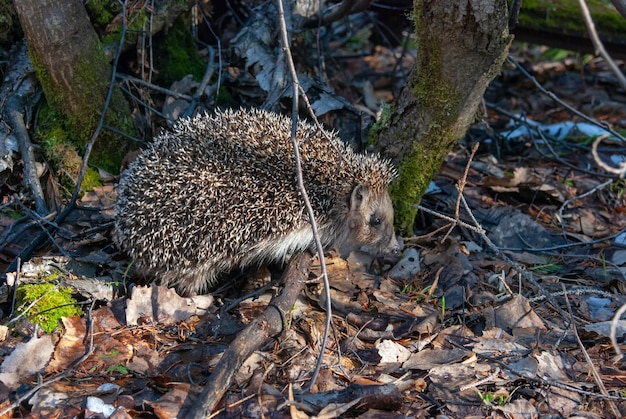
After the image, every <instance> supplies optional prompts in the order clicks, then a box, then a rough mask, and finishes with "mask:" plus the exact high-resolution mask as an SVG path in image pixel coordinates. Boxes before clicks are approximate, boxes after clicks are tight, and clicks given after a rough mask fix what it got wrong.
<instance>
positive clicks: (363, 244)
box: [341, 185, 399, 254]
mask: <svg viewBox="0 0 626 419" xmlns="http://www.w3.org/2000/svg"><path fill="white" fill-rule="evenodd" d="M347 221H348V223H347V226H348V228H349V230H350V232H349V234H348V239H347V240H346V243H345V245H344V246H342V249H341V250H342V254H345V253H346V252H348V253H349V251H351V250H354V249H357V248H364V249H365V250H367V251H368V252H370V253H373V254H384V253H397V252H398V250H399V246H398V240H397V239H396V235H395V233H394V230H393V206H392V205H391V198H390V197H389V193H388V192H387V190H386V189H385V190H383V191H375V190H373V189H371V188H370V187H368V186H364V185H357V186H356V187H355V188H354V189H353V191H352V193H351V194H350V200H349V208H348V220H347Z"/></svg>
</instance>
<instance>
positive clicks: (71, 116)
mask: <svg viewBox="0 0 626 419" xmlns="http://www.w3.org/2000/svg"><path fill="white" fill-rule="evenodd" d="M29 56H30V58H31V61H32V62H33V65H34V67H35V70H36V72H37V75H38V78H39V80H40V82H41V85H42V87H43V90H44V93H45V96H46V101H47V103H48V105H49V107H50V111H49V112H50V115H49V117H50V119H51V120H53V121H54V123H53V124H48V126H47V127H44V128H43V131H47V134H44V135H43V137H44V138H47V139H51V138H56V139H59V140H60V137H59V136H58V135H56V134H58V133H59V132H60V131H63V132H64V135H63V141H65V140H68V143H69V144H71V145H72V146H73V148H74V149H75V150H76V151H77V152H78V153H80V154H82V153H83V152H84V150H85V146H86V145H87V142H88V141H89V140H90V139H91V137H92V135H93V133H94V132H95V130H96V127H97V125H98V123H99V121H100V115H101V112H102V109H103V107H104V101H105V98H106V95H107V92H108V89H109V82H110V73H108V71H107V72H104V71H103V72H102V73H98V72H96V70H95V69H109V67H110V65H109V63H108V62H107V60H106V56H105V54H104V51H103V50H102V48H101V46H100V44H99V43H97V42H95V43H94V45H93V46H92V48H89V54H88V56H84V57H80V58H79V59H78V60H77V62H76V67H75V72H74V75H73V78H72V85H73V86H74V90H75V92H70V93H67V92H63V91H61V90H60V89H61V87H59V86H56V85H55V84H54V83H53V82H52V81H51V78H50V77H49V75H48V73H47V71H46V69H45V67H44V66H43V65H42V63H41V60H39V59H38V56H37V54H35V53H34V52H33V51H30V50H29ZM78 92H80V94H78ZM67 95H71V96H72V98H73V100H74V101H77V103H72V104H70V103H69V100H68V99H67V97H66V96H67ZM105 123H106V124H107V125H109V126H112V127H114V128H116V129H118V130H120V131H122V132H126V133H129V134H130V135H134V134H135V132H136V131H135V128H134V124H133V122H132V120H131V118H130V109H129V107H128V103H127V102H126V99H125V98H124V96H123V95H122V93H121V91H120V90H119V89H115V90H114V93H113V97H112V99H111V103H110V106H109V108H108V110H107V115H106V119H105ZM52 127H54V128H52ZM50 129H53V130H56V131H55V132H54V133H51V132H50ZM133 148H134V144H131V143H130V142H129V141H127V140H126V139H124V138H123V137H121V136H119V135H118V134H114V133H111V132H109V131H102V132H101V133H100V136H99V138H98V140H97V141H96V143H95V146H94V148H93V150H92V154H91V155H90V160H89V163H90V164H92V165H94V166H96V167H100V168H102V169H105V170H107V171H109V172H111V173H117V172H118V171H119V168H120V166H121V162H122V160H123V158H124V156H125V155H126V153H127V152H128V151H130V150H132V149H133ZM64 151H65V150H64ZM64 154H65V153H64ZM90 183H93V182H90Z"/></svg>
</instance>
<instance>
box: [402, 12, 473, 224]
mask: <svg viewBox="0 0 626 419" xmlns="http://www.w3.org/2000/svg"><path fill="white" fill-rule="evenodd" d="M419 3H420V2H415V3H414V4H415V10H414V17H415V28H416V31H417V37H418V40H419V44H420V48H419V50H420V53H419V59H418V63H417V73H416V74H415V73H412V75H411V77H410V78H409V80H408V81H407V83H409V84H410V85H413V86H414V88H413V94H414V96H415V98H416V100H417V106H418V107H419V108H420V109H421V110H422V111H421V112H422V113H423V114H425V115H428V118H429V120H427V121H422V123H424V124H425V126H427V129H426V132H424V133H423V134H422V135H421V139H420V141H419V142H416V141H415V140H414V139H413V138H398V142H400V143H401V144H411V143H413V144H414V145H413V150H412V152H410V153H409V154H408V155H405V156H403V160H402V163H401V164H400V165H399V167H398V174H399V176H398V179H397V180H396V181H395V182H394V183H393V184H392V185H391V187H390V195H391V198H392V201H393V205H394V211H395V219H396V226H397V227H398V228H399V229H400V230H401V232H402V233H409V232H410V231H411V230H412V227H413V222H414V220H415V216H416V214H417V209H416V208H415V205H416V204H418V203H419V202H420V200H421V198H422V196H423V195H424V193H425V192H426V189H427V188H428V184H429V182H430V180H431V178H432V176H433V175H434V174H435V173H437V171H438V170H439V167H440V166H441V164H442V163H443V160H444V159H445V157H446V155H447V154H448V152H449V150H450V147H451V146H452V144H454V142H455V141H456V140H457V135H458V133H457V131H458V128H457V127H456V125H455V124H456V122H457V120H458V118H459V112H460V109H459V106H460V102H461V97H462V95H461V92H459V91H457V90H456V89H455V88H454V87H453V86H452V85H451V84H450V83H448V82H446V81H445V80H444V79H443V77H442V74H443V71H442V66H443V63H442V55H441V45H440V44H439V42H438V41H437V40H436V39H433V37H432V36H431V35H430V34H429V33H427V31H424V30H422V26H421V24H420V19H421V16H422V9H421V7H420V4H419ZM398 131H399V130H396V135H397V136H411V137H413V136H414V133H412V132H398Z"/></svg>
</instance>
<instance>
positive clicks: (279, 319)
mask: <svg viewBox="0 0 626 419" xmlns="http://www.w3.org/2000/svg"><path fill="white" fill-rule="evenodd" d="M311 261H312V255H311V254H310V253H309V252H305V253H303V254H300V255H297V256H294V257H293V258H292V260H291V261H290V262H289V265H288V266H287V269H286V270H285V272H284V273H283V278H282V280H283V283H284V288H283V290H282V291H281V293H280V294H279V295H277V296H275V297H274V298H272V300H271V301H270V303H269V304H268V306H267V307H266V308H265V311H264V312H263V314H261V315H260V316H259V317H257V318H256V319H254V320H253V321H252V322H251V323H250V324H249V325H248V326H247V327H246V328H245V329H244V330H243V331H242V332H241V333H239V335H237V337H236V338H235V340H234V341H233V342H232V343H231V344H230V346H229V347H228V349H227V350H226V352H224V354H223V355H222V358H221V359H220V360H219V362H218V364H217V365H216V366H215V369H214V370H213V372H212V373H211V377H210V381H209V382H208V383H207V384H206V386H205V387H204V390H202V393H201V394H200V395H199V396H198V402H197V403H195V404H194V407H193V408H192V409H191V411H190V412H188V413H187V414H182V413H183V412H181V415H179V416H180V417H188V418H195V419H200V418H205V417H206V416H207V414H209V413H210V412H212V411H213V410H215V407H216V406H217V403H219V401H220V400H221V399H222V397H223V396H224V394H225V393H226V391H227V390H228V388H229V387H230V385H231V383H232V381H233V377H234V376H235V373H236V372H237V371H238V370H239V368H241V366H242V365H243V363H244V361H245V360H246V359H247V358H248V357H249V356H250V355H251V354H252V353H253V352H254V351H256V350H257V349H259V348H260V347H261V346H263V345H264V344H265V343H267V342H268V341H269V340H270V339H271V338H273V337H276V336H278V335H279V334H280V333H282V332H283V331H284V330H286V329H288V328H289V323H290V319H291V316H290V312H291V310H292V308H293V305H294V303H295V301H296V299H297V298H298V295H299V294H300V291H301V290H302V287H303V286H304V282H305V280H306V276H307V275H308V271H309V267H310V266H311Z"/></svg>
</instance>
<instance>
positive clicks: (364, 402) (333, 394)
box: [295, 383, 404, 414]
mask: <svg viewBox="0 0 626 419" xmlns="http://www.w3.org/2000/svg"><path fill="white" fill-rule="evenodd" d="M295 399H296V401H297V402H299V403H300V406H299V408H300V409H302V410H304V411H306V412H307V413H310V414H318V413H319V411H320V410H322V409H323V408H324V407H326V406H328V405H329V404H331V403H338V404H344V403H350V402H353V401H355V400H358V399H360V406H361V407H367V408H368V409H380V410H387V411H394V410H397V409H400V407H401V406H402V402H403V400H404V397H403V396H402V393H401V389H400V388H399V387H398V386H396V385H395V384H393V383H389V384H384V385H360V384H352V385H350V386H348V387H346V388H344V389H342V390H333V391H326V392H323V393H307V394H302V395H299V396H295Z"/></svg>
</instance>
